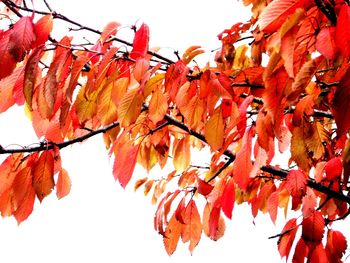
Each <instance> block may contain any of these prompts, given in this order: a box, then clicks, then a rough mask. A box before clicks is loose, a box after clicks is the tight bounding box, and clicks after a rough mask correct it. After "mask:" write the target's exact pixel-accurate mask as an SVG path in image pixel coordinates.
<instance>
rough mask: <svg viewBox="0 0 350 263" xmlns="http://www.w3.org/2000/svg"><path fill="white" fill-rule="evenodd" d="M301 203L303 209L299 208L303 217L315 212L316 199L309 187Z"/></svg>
mask: <svg viewBox="0 0 350 263" xmlns="http://www.w3.org/2000/svg"><path fill="white" fill-rule="evenodd" d="M302 203H303V207H302V208H301V211H302V212H303V217H308V216H309V215H311V214H312V213H313V212H315V209H316V208H315V207H316V205H317V197H316V195H315V192H314V191H313V190H312V189H311V188H310V187H307V189H306V195H305V196H304V197H303V199H302Z"/></svg>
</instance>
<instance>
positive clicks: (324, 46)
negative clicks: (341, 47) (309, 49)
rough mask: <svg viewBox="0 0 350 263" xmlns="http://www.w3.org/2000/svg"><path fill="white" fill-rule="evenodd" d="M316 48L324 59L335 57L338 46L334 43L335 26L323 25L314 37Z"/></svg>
mask: <svg viewBox="0 0 350 263" xmlns="http://www.w3.org/2000/svg"><path fill="white" fill-rule="evenodd" d="M316 49H317V51H318V52H320V53H321V54H322V55H323V56H324V57H325V58H326V59H331V60H333V59H335V57H336V55H337V51H338V47H337V45H336V43H335V27H324V28H322V29H321V30H320V32H319V33H318V35H317V37H316Z"/></svg>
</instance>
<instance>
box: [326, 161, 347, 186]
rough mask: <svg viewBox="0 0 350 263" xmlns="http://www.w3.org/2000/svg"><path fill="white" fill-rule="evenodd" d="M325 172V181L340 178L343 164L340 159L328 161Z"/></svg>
mask: <svg viewBox="0 0 350 263" xmlns="http://www.w3.org/2000/svg"><path fill="white" fill-rule="evenodd" d="M324 169H325V171H326V178H327V180H330V181H331V180H334V179H336V178H337V177H339V176H341V173H342V170H343V164H342V162H341V159H340V158H339V157H334V158H332V159H330V160H329V161H328V162H327V163H326V165H325V167H324Z"/></svg>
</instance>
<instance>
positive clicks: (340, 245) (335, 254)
mask: <svg viewBox="0 0 350 263" xmlns="http://www.w3.org/2000/svg"><path fill="white" fill-rule="evenodd" d="M347 247H348V244H347V241H346V238H345V236H344V235H343V234H342V233H341V232H339V231H336V230H332V229H329V230H328V233H327V245H326V251H327V254H328V257H329V258H328V259H329V260H330V262H341V261H340V260H341V258H342V257H343V255H344V253H345V251H346V249H347Z"/></svg>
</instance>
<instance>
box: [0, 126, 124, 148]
mask: <svg viewBox="0 0 350 263" xmlns="http://www.w3.org/2000/svg"><path fill="white" fill-rule="evenodd" d="M117 126H119V122H114V123H112V124H110V125H108V126H106V127H104V128H101V129H98V130H95V131H91V132H89V133H87V134H85V135H83V136H80V137H78V138H75V139H73V140H69V141H65V142H61V143H53V142H44V143H41V144H40V145H39V146H35V147H23V148H21V149H5V148H3V147H1V146H0V154H13V153H31V152H40V151H45V150H51V149H53V148H54V147H57V148H59V149H63V148H65V147H67V146H69V145H72V144H74V143H77V142H83V141H85V140H87V139H89V138H91V137H93V136H95V135H97V134H100V133H105V132H107V131H109V130H111V129H113V128H115V127H117Z"/></svg>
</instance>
